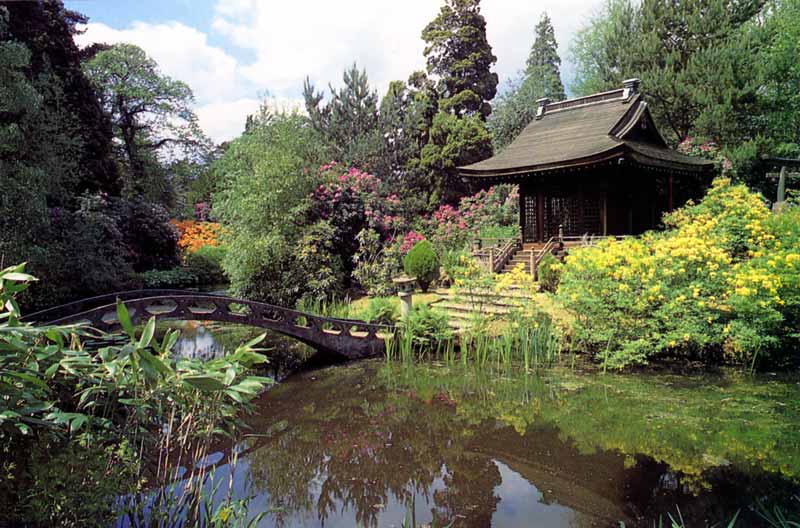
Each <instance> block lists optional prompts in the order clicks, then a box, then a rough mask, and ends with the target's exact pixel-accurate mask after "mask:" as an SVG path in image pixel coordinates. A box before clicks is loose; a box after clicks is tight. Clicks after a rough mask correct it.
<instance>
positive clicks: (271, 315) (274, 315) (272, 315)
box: [261, 310, 283, 323]
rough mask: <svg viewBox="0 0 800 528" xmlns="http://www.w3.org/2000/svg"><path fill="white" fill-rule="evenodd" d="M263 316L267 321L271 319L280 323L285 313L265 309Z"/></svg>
mask: <svg viewBox="0 0 800 528" xmlns="http://www.w3.org/2000/svg"><path fill="white" fill-rule="evenodd" d="M261 317H262V318H263V319H264V320H265V321H270V322H272V323H279V322H281V321H283V314H282V313H281V312H280V310H265V311H264V312H262V313H261Z"/></svg>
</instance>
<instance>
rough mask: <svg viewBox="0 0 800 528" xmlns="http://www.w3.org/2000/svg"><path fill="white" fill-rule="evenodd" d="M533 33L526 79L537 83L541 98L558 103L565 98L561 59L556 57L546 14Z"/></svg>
mask: <svg viewBox="0 0 800 528" xmlns="http://www.w3.org/2000/svg"><path fill="white" fill-rule="evenodd" d="M534 33H535V35H536V36H535V38H534V41H533V46H532V47H531V52H530V55H529V56H528V62H527V64H526V66H527V68H526V71H525V73H526V77H529V78H532V79H534V81H538V83H539V84H540V86H541V94H542V97H549V98H550V99H552V100H553V101H560V100H562V99H564V98H565V94H564V84H563V83H562V82H561V57H559V56H558V44H557V43H556V35H555V31H554V30H553V24H552V23H551V22H550V17H549V16H547V13H542V17H541V19H539V23H538V24H536V28H535V30H534Z"/></svg>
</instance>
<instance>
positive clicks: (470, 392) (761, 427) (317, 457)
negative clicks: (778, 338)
mask: <svg viewBox="0 0 800 528" xmlns="http://www.w3.org/2000/svg"><path fill="white" fill-rule="evenodd" d="M183 330H184V334H183V336H184V337H183V338H182V340H181V341H180V343H179V347H181V348H180V350H181V352H182V353H184V354H187V355H199V356H201V357H211V356H213V355H215V354H219V353H223V350H225V349H231V348H235V346H236V345H237V344H238V343H239V342H241V341H242V340H244V339H247V338H249V337H250V336H251V335H253V334H255V333H257V332H256V331H254V330H250V329H241V328H238V329H237V328H231V327H223V326H210V327H206V326H203V325H196V324H194V325H190V326H189V327H183ZM271 344H272V345H274V347H275V350H274V352H273V354H274V361H273V363H272V365H271V367H270V368H271V369H272V372H271V373H272V374H273V375H275V376H276V377H277V378H284V379H283V381H282V382H281V383H280V384H279V385H277V386H276V387H274V388H273V389H271V390H270V391H268V392H267V393H265V394H264V395H262V397H261V398H260V399H259V400H258V401H257V412H256V414H255V415H253V416H251V417H250V418H249V422H250V425H251V427H252V429H251V430H250V431H249V432H248V434H247V435H246V436H245V438H244V439H243V440H242V441H241V442H240V443H239V444H238V445H236V446H233V447H230V448H228V449H227V450H226V451H225V452H220V453H217V454H216V455H215V456H214V461H218V463H217V466H216V472H215V477H216V478H217V479H223V480H222V481H223V482H225V483H226V485H225V486H223V487H222V488H227V482H228V481H229V477H231V476H232V477H233V478H232V482H233V492H234V495H236V496H238V497H250V498H251V502H250V511H251V512H253V514H254V515H255V513H257V512H261V511H265V512H268V514H267V515H266V517H265V518H264V519H263V520H262V522H261V524H260V526H281V527H284V526H285V527H299V526H327V527H352V526H401V525H403V523H404V521H405V523H406V524H405V525H406V526H413V525H417V526H422V525H425V524H426V523H431V522H432V521H434V522H436V523H437V524H436V525H437V526H443V525H446V524H447V523H448V522H453V526H464V527H472V526H476V527H477V526H508V527H517V526H519V527H521V526H526V527H527V526H542V527H577V526H608V527H611V526H614V527H617V526H620V522H624V523H625V526H653V523H654V521H657V519H658V518H659V516H663V518H664V520H665V521H666V520H667V517H666V516H667V514H668V513H672V514H673V515H674V516H676V517H677V509H678V508H679V509H680V511H681V514H682V516H683V518H684V520H685V521H686V526H687V527H688V526H706V525H710V524H713V523H716V522H719V521H722V520H726V523H725V524H723V526H725V525H726V524H727V519H730V518H731V517H732V516H733V515H734V514H735V513H736V512H737V510H741V513H740V519H742V521H744V524H740V526H758V525H759V521H758V518H757V516H756V515H755V514H753V513H752V512H751V511H750V509H749V506H750V505H751V504H753V503H754V502H755V501H756V500H757V499H760V500H766V501H768V502H777V503H780V504H781V505H782V507H783V508H784V510H785V511H794V512H798V513H800V504H798V499H797V497H796V496H797V495H800V432H798V429H799V428H800V377H798V376H793V377H792V376H778V375H769V374H767V375H759V376H757V377H751V376H747V375H744V374H737V373H733V372H720V373H714V374H708V373H706V374H703V375H697V374H693V375H692V374H681V375H678V374H626V375H611V374H607V375H603V374H601V373H597V372H580V371H578V370H573V369H561V368H556V369H552V370H548V371H545V372H541V373H539V374H537V375H533V374H528V375H525V374H521V373H508V372H502V371H500V372H492V371H491V369H483V370H481V371H478V370H477V369H468V370H464V369H462V368H460V367H455V366H452V367H447V366H444V365H433V364H427V365H422V366H405V367H401V366H397V365H393V366H389V365H386V364H385V363H384V362H382V361H375V360H374V361H365V362H360V363H350V364H340V365H335V366H328V367H323V368H319V367H317V368H312V369H309V368H301V367H302V366H303V365H308V360H309V356H310V351H308V349H304V348H303V347H297V346H295V345H292V344H291V342H287V341H285V340H281V339H275V340H271ZM298 369H299V371H298ZM290 373H291V374H290ZM234 451H236V452H237V453H239V455H238V457H237V461H236V463H235V464H233V463H232V462H231V461H232V459H233V457H232V456H231V453H233V452H234ZM219 493H220V499H221V498H222V496H223V495H224V494H225V493H226V490H225V489H221V490H220V492H219Z"/></svg>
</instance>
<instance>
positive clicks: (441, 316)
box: [402, 304, 453, 350]
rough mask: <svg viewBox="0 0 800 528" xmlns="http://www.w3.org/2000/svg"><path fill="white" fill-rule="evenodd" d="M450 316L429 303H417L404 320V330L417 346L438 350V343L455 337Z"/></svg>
mask: <svg viewBox="0 0 800 528" xmlns="http://www.w3.org/2000/svg"><path fill="white" fill-rule="evenodd" d="M448 323H449V318H448V317H447V314H446V313H445V312H442V311H440V310H437V309H435V308H431V307H430V306H428V305H427V304H415V305H414V308H412V310H411V313H410V314H408V318H406V319H405V320H404V321H403V322H402V332H403V333H404V334H405V335H406V336H407V337H409V338H410V339H411V340H412V342H413V343H414V345H415V348H419V349H427V350H436V349H437V348H438V344H439V343H441V342H443V341H447V340H450V339H452V338H453V330H452V329H451V328H450V325H449V324H448Z"/></svg>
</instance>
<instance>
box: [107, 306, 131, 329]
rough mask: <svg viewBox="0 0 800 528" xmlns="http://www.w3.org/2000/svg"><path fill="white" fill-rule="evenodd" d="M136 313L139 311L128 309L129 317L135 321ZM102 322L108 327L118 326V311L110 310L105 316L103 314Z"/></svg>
mask: <svg viewBox="0 0 800 528" xmlns="http://www.w3.org/2000/svg"><path fill="white" fill-rule="evenodd" d="M136 312H137V311H136V308H131V307H128V316H129V317H130V318H131V319H133V318H135V317H136ZM100 320H101V321H102V322H103V323H105V324H107V325H112V324H117V323H119V317H117V311H116V310H109V311H107V312H105V313H104V314H103V315H102V316H101V317H100Z"/></svg>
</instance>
